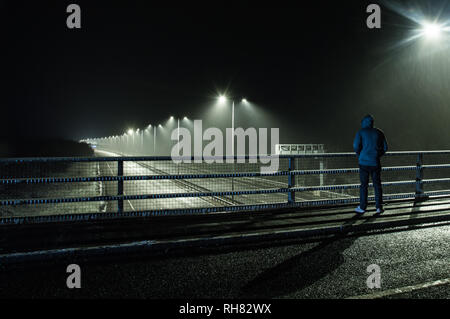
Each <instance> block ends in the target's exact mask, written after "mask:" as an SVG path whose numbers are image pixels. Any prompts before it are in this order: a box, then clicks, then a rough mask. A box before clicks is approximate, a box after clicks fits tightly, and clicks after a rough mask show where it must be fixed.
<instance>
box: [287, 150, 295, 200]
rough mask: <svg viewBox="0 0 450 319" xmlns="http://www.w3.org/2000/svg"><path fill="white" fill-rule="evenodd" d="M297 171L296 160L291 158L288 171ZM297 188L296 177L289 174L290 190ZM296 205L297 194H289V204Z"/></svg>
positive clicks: (292, 192)
mask: <svg viewBox="0 0 450 319" xmlns="http://www.w3.org/2000/svg"><path fill="white" fill-rule="evenodd" d="M293 170H295V158H294V157H289V168H288V171H289V172H291V171H293ZM292 187H295V176H294V175H291V174H289V175H288V188H292ZM294 203H295V192H294V191H291V192H289V193H288V204H294Z"/></svg>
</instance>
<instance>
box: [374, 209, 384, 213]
mask: <svg viewBox="0 0 450 319" xmlns="http://www.w3.org/2000/svg"><path fill="white" fill-rule="evenodd" d="M382 212H384V209H383V208H377V211H376V212H375V214H381V213H382Z"/></svg>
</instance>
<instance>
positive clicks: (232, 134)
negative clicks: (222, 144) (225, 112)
mask: <svg viewBox="0 0 450 319" xmlns="http://www.w3.org/2000/svg"><path fill="white" fill-rule="evenodd" d="M227 99H228V98H227V97H226V96H225V95H220V96H219V103H220V104H223V103H225V102H226V101H227ZM241 102H242V103H247V99H245V98H243V99H242V100H241ZM231 156H232V157H233V172H234V171H235V164H234V162H235V161H234V99H232V100H231ZM231 191H232V192H234V178H233V177H231ZM231 200H233V201H234V194H232V195H231Z"/></svg>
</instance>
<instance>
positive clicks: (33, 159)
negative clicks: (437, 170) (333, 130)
mask: <svg viewBox="0 0 450 319" xmlns="http://www.w3.org/2000/svg"><path fill="white" fill-rule="evenodd" d="M420 154H423V155H427V154H428V155H444V154H450V150H437V151H397V152H387V153H386V154H385V156H408V155H420ZM273 157H279V158H311V157H312V158H314V157H322V158H326V157H356V155H355V153H353V152H343V153H308V154H292V155H275V154H274V155H261V156H259V155H245V156H244V155H243V156H213V157H202V158H199V157H195V156H188V157H171V156H123V157H121V156H112V157H23V158H0V163H25V162H105V161H106V162H114V161H118V160H122V161H135V162H139V161H173V160H190V161H193V162H194V161H195V160H201V161H202V162H203V161H204V160H220V159H222V160H224V161H226V160H227V159H229V160H231V159H236V160H237V159H242V160H249V159H270V158H273Z"/></svg>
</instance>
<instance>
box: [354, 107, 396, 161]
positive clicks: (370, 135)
mask: <svg viewBox="0 0 450 319" xmlns="http://www.w3.org/2000/svg"><path fill="white" fill-rule="evenodd" d="M387 148H388V146H387V142H386V138H385V136H384V133H383V132H382V131H381V130H379V129H377V128H374V127H373V117H372V115H366V116H364V117H363V119H362V120H361V129H360V130H359V131H358V133H356V136H355V140H354V141H353V149H354V150H355V152H356V154H357V155H358V160H359V164H360V165H365V166H380V157H381V156H383V155H384V153H386V151H387Z"/></svg>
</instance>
